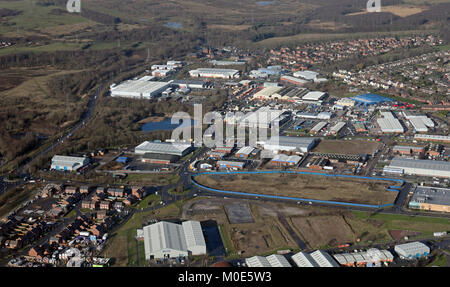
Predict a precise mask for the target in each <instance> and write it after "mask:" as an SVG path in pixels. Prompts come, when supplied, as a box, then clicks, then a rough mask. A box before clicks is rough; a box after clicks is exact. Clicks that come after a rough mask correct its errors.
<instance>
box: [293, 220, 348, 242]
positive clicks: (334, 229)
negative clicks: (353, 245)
mask: <svg viewBox="0 0 450 287" xmlns="http://www.w3.org/2000/svg"><path fill="white" fill-rule="evenodd" d="M291 222H292V224H291V225H292V226H293V227H294V228H295V230H296V232H297V233H298V234H299V235H300V236H301V237H302V238H303V239H304V241H305V243H306V244H307V245H308V246H309V247H311V248H318V247H320V246H324V245H336V244H340V243H346V242H354V241H355V239H356V236H355V234H354V233H353V231H352V229H351V227H350V226H349V225H348V224H347V223H346V222H345V220H344V219H343V218H342V216H339V215H334V216H333V215H328V216H315V217H293V218H291Z"/></svg>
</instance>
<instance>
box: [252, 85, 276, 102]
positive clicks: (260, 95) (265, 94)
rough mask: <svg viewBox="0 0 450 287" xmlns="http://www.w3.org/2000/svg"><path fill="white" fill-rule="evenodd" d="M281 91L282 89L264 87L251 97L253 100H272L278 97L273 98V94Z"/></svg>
mask: <svg viewBox="0 0 450 287" xmlns="http://www.w3.org/2000/svg"><path fill="white" fill-rule="evenodd" d="M281 90H283V87H266V88H263V89H262V90H261V91H259V92H257V93H256V94H254V95H253V99H257V100H272V99H276V98H279V97H280V96H278V97H277V96H275V94H276V93H277V92H279V91H281Z"/></svg>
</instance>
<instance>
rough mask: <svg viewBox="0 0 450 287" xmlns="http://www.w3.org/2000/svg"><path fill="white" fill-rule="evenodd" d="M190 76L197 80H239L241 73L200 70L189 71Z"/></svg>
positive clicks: (231, 70)
mask: <svg viewBox="0 0 450 287" xmlns="http://www.w3.org/2000/svg"><path fill="white" fill-rule="evenodd" d="M189 75H190V76H191V77H195V78H219V79H233V78H239V71H238V70H234V69H215V68H199V69H196V70H191V71H189Z"/></svg>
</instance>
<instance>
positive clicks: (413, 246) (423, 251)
mask: <svg viewBox="0 0 450 287" xmlns="http://www.w3.org/2000/svg"><path fill="white" fill-rule="evenodd" d="M394 250H395V252H397V253H398V255H400V256H403V257H420V256H423V255H428V254H430V247H428V246H426V245H425V244H423V243H422V242H419V241H416V242H410V243H405V244H400V245H395V247H394Z"/></svg>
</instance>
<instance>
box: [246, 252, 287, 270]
mask: <svg viewBox="0 0 450 287" xmlns="http://www.w3.org/2000/svg"><path fill="white" fill-rule="evenodd" d="M245 264H246V265H247V267H292V266H291V264H290V263H289V262H288V261H287V260H286V258H285V257H284V256H283V255H279V254H272V255H270V256H267V257H262V256H253V257H250V258H247V259H245Z"/></svg>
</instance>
